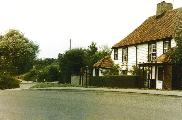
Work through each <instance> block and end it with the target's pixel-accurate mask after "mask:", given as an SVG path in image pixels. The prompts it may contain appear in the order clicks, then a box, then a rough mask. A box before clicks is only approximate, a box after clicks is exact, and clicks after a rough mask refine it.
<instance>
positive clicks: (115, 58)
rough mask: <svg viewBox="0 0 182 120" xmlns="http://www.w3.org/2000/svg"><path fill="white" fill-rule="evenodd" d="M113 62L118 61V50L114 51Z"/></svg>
mask: <svg viewBox="0 0 182 120" xmlns="http://www.w3.org/2000/svg"><path fill="white" fill-rule="evenodd" d="M114 60H118V49H114Z"/></svg>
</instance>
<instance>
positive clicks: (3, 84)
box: [0, 75, 20, 89]
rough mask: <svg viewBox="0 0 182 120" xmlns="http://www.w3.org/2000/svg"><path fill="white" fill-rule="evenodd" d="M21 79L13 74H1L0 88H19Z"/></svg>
mask: <svg viewBox="0 0 182 120" xmlns="http://www.w3.org/2000/svg"><path fill="white" fill-rule="evenodd" d="M19 83H20V82H19V81H18V80H16V79H15V78H13V77H11V76H5V75H0V89H11V88H19V87H20V85H19Z"/></svg>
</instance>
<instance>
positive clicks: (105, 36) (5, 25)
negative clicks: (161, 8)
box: [0, 0, 182, 58]
mask: <svg viewBox="0 0 182 120" xmlns="http://www.w3.org/2000/svg"><path fill="white" fill-rule="evenodd" d="M161 1H163V0H0V3H1V7H0V33H1V34H4V33H5V32H7V30H8V29H18V30H20V31H21V32H22V33H24V35H25V37H27V38H28V39H29V40H32V41H33V42H35V43H36V44H38V45H39V47H40V52H39V54H38V57H39V58H57V55H58V53H64V52H65V51H66V50H69V46H70V45H69V44H70V43H69V42H70V39H71V41H72V48H81V47H83V48H87V47H88V46H89V45H90V44H91V42H96V43H97V45H98V46H99V47H102V46H108V47H112V46H113V45H114V44H116V43H117V42H119V41H120V40H122V39H123V38H124V37H126V36H127V35H128V34H129V33H131V32H132V31H133V30H134V29H135V28H137V27H138V26H139V25H140V24H142V23H143V22H144V20H145V19H147V18H148V17H149V16H152V15H155V13H156V5H157V3H159V2H161ZM166 2H171V3H173V7H174V8H178V7H182V0H166Z"/></svg>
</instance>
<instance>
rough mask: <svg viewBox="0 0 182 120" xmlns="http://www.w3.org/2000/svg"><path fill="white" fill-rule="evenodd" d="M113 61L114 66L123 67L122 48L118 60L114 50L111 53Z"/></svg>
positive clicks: (119, 50)
mask: <svg viewBox="0 0 182 120" xmlns="http://www.w3.org/2000/svg"><path fill="white" fill-rule="evenodd" d="M111 59H112V60H113V61H114V64H119V66H121V64H122V48H119V49H118V60H114V50H113V51H112V53H111Z"/></svg>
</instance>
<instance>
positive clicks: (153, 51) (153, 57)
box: [148, 43, 157, 62]
mask: <svg viewBox="0 0 182 120" xmlns="http://www.w3.org/2000/svg"><path fill="white" fill-rule="evenodd" d="M148 55H149V58H148V59H149V62H153V61H155V60H156V55H157V49H156V43H151V44H149V54H148Z"/></svg>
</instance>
